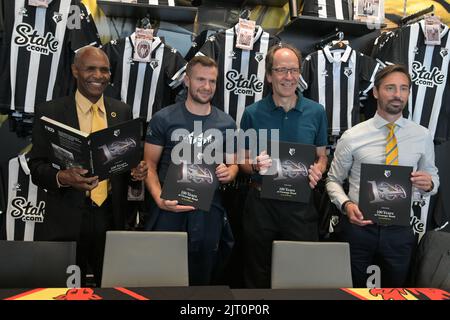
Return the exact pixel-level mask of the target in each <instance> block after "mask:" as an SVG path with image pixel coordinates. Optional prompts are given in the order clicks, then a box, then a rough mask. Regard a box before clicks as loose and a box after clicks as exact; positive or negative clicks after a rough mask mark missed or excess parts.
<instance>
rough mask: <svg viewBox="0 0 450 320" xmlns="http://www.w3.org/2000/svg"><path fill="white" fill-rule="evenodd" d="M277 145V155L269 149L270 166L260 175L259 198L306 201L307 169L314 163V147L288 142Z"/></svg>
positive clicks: (309, 193)
mask: <svg viewBox="0 0 450 320" xmlns="http://www.w3.org/2000/svg"><path fill="white" fill-rule="evenodd" d="M270 145H272V147H273V144H272V143H271V144H270ZM278 145H279V152H278V155H279V157H274V156H273V155H274V152H270V151H269V153H270V154H271V158H272V167H271V168H269V170H268V172H267V174H264V175H263V177H262V186H261V198H266V199H276V200H285V201H294V202H304V203H308V202H309V200H310V197H311V188H310V186H309V178H308V175H309V173H308V169H309V167H310V165H312V164H314V160H315V158H316V147H315V146H313V145H307V144H299V143H288V142H279V143H278Z"/></svg>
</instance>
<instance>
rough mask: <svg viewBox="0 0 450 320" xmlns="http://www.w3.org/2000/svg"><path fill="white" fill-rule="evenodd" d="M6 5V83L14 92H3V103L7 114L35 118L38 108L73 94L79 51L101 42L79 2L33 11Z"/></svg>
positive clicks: (23, 4) (19, 1)
mask: <svg viewBox="0 0 450 320" xmlns="http://www.w3.org/2000/svg"><path fill="white" fill-rule="evenodd" d="M4 5H5V8H4V9H5V14H6V16H5V35H6V36H5V38H4V39H3V41H2V44H1V46H0V50H1V51H2V52H1V53H0V57H1V56H2V55H3V56H4V58H1V59H0V63H2V64H1V65H0V83H1V84H2V86H6V87H7V88H8V89H7V90H4V91H3V90H0V95H1V96H0V103H2V104H3V106H2V108H3V109H10V110H15V111H24V112H27V113H33V112H34V107H35V106H36V105H37V104H39V103H42V102H44V101H48V100H52V99H54V98H57V97H61V96H65V95H67V94H68V93H69V91H70V89H71V84H72V83H73V82H72V76H71V72H70V65H71V63H72V59H73V56H74V53H75V51H76V50H77V49H79V48H81V47H83V46H86V45H89V44H92V45H99V44H100V40H99V38H98V34H97V29H96V27H95V24H94V22H93V20H92V17H91V16H90V14H89V13H88V11H87V9H86V7H85V6H84V5H83V4H81V2H80V1H79V0H52V1H51V2H50V3H49V5H48V8H43V7H34V6H29V5H28V1H27V0H16V1H5V3H4ZM1 60H3V61H1Z"/></svg>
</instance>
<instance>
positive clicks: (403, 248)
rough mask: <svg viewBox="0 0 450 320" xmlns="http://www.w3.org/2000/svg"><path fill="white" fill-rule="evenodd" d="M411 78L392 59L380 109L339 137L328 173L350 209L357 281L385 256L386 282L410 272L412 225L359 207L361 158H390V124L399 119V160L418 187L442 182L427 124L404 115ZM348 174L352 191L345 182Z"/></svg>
mask: <svg viewBox="0 0 450 320" xmlns="http://www.w3.org/2000/svg"><path fill="white" fill-rule="evenodd" d="M410 85H411V78H410V76H409V74H408V71H407V70H406V69H405V68H404V67H403V66H400V65H391V66H388V67H386V68H384V69H383V70H382V71H380V72H379V73H378V74H377V76H376V78H375V87H374V90H373V92H374V96H375V98H376V99H377V100H378V103H377V113H376V114H375V116H374V117H373V118H372V119H369V120H367V121H365V122H362V123H360V124H358V125H356V126H354V127H353V128H351V129H349V130H347V131H346V132H345V133H344V134H343V135H342V137H341V139H340V140H339V142H338V145H337V148H336V152H335V154H334V159H333V162H332V164H331V167H330V171H329V173H328V179H327V191H328V193H329V195H330V199H331V201H332V202H333V203H334V204H335V205H336V206H337V207H338V208H341V211H342V212H343V213H344V214H345V215H347V218H348V219H346V218H344V219H343V232H342V235H343V238H344V240H345V241H348V242H349V243H350V253H351V260H352V276H353V285H354V287H365V286H366V280H367V273H366V271H367V267H368V266H370V265H373V264H375V259H376V258H378V259H379V260H377V261H380V262H381V264H382V265H381V274H382V277H381V281H382V283H381V284H382V286H383V287H394V288H395V287H402V286H404V285H405V281H406V279H407V276H408V271H409V265H410V261H411V256H412V252H413V248H414V246H415V243H416V239H415V236H414V232H413V230H412V228H411V227H401V226H385V227H384V226H379V225H376V224H374V223H373V222H372V221H370V220H365V219H364V212H361V210H360V209H359V207H358V199H359V184H360V173H361V163H372V164H385V161H386V150H385V149H386V137H387V135H388V132H389V129H388V128H387V126H386V125H387V124H389V123H393V124H395V131H394V134H395V137H396V139H397V148H398V165H402V166H412V167H413V168H414V170H413V173H412V174H411V182H412V184H413V188H415V189H416V190H417V191H418V192H420V193H423V194H429V195H433V194H435V193H436V192H437V189H438V187H439V177H438V174H437V168H436V166H435V164H434V145H433V139H432V137H431V134H430V132H429V131H428V129H426V128H424V127H422V126H420V125H418V124H416V123H414V122H412V121H410V120H408V119H405V118H403V117H402V111H403V109H404V107H405V106H406V103H407V101H408V96H409V92H410ZM347 178H348V180H349V193H348V195H347V194H346V193H345V192H344V189H343V187H342V185H343V182H344V180H345V179H347Z"/></svg>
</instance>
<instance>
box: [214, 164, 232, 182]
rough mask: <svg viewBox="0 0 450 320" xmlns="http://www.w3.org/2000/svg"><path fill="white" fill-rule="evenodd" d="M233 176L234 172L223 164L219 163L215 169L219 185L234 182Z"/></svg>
mask: <svg viewBox="0 0 450 320" xmlns="http://www.w3.org/2000/svg"><path fill="white" fill-rule="evenodd" d="M235 176H236V174H235V172H233V170H231V168H230V167H229V166H227V165H226V164H224V163H221V164H219V165H218V166H217V167H216V177H217V179H218V180H219V181H220V183H229V182H231V181H233V180H234V178H235Z"/></svg>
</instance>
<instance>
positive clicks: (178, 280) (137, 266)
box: [102, 231, 189, 287]
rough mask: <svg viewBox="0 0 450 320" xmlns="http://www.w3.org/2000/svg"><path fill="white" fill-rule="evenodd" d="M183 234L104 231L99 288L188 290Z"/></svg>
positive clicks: (185, 248)
mask: <svg viewBox="0 0 450 320" xmlns="http://www.w3.org/2000/svg"><path fill="white" fill-rule="evenodd" d="M187 250H188V249H187V233H186V232H156V231H108V232H107V233H106V244H105V257H104V260H103V275H102V287H114V286H124V287H158V286H164V287H169V286H188V284H189V278H188V258H187Z"/></svg>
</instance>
